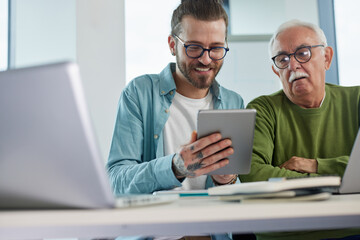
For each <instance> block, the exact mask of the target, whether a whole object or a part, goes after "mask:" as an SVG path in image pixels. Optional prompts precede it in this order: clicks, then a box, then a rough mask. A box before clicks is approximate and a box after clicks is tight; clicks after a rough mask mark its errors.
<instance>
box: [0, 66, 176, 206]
mask: <svg viewBox="0 0 360 240" xmlns="http://www.w3.org/2000/svg"><path fill="white" fill-rule="evenodd" d="M176 197H178V196H153V195H151V194H146V195H135V196H134V195H129V196H123V197H121V198H117V199H115V198H114V196H113V193H112V191H111V187H110V184H109V180H108V176H107V173H106V170H105V161H104V160H103V159H102V158H101V154H100V151H99V148H98V145H97V142H96V136H95V134H94V131H93V127H92V124H91V120H90V117H89V113H88V110H87V106H86V101H85V96H84V92H83V88H82V83H81V79H80V74H79V68H78V66H77V64H75V63H68V62H66V63H56V64H50V65H45V66H38V67H29V68H23V69H16V70H9V71H5V72H0V208H2V209H3V208H6V209H9V208H16V209H19V208H113V207H127V206H134V205H135V206H137V205H144V204H145V205H146V204H154V203H165V202H171V201H174V200H176Z"/></svg>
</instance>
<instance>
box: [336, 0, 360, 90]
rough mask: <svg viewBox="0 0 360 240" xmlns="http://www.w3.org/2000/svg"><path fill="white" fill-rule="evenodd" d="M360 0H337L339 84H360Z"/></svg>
mask: <svg viewBox="0 0 360 240" xmlns="http://www.w3.org/2000/svg"><path fill="white" fill-rule="evenodd" d="M359 9H360V1H358V0H335V23H336V41H337V54H338V62H339V84H340V85H343V86H354V85H360V79H359V78H358V76H357V70H358V69H357V68H358V63H359V54H360V45H359V44H358V43H359V41H360V28H359V23H360V15H359Z"/></svg>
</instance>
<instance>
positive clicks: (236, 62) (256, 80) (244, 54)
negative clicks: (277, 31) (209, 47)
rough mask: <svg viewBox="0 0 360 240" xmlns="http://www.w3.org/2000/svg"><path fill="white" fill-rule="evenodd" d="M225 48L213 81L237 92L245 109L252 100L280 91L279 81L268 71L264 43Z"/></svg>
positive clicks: (243, 43) (235, 44)
mask: <svg viewBox="0 0 360 240" xmlns="http://www.w3.org/2000/svg"><path fill="white" fill-rule="evenodd" d="M229 48H230V51H229V52H228V54H227V55H226V57H225V60H224V65H223V67H222V69H221V71H220V72H219V74H218V76H217V80H218V81H219V82H220V84H222V85H223V86H224V87H227V88H229V89H232V90H234V91H236V92H237V93H239V94H240V95H241V96H242V97H243V99H244V103H245V106H246V104H248V103H249V102H250V101H251V100H252V99H253V98H255V97H257V96H260V95H264V94H271V93H273V92H275V91H277V90H279V89H280V88H281V82H280V80H279V79H278V77H277V76H276V75H275V74H274V73H273V71H272V70H271V62H270V60H269V58H268V54H267V42H261V41H257V42H230V43H229Z"/></svg>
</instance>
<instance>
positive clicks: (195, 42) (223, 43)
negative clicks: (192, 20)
mask: <svg viewBox="0 0 360 240" xmlns="http://www.w3.org/2000/svg"><path fill="white" fill-rule="evenodd" d="M185 43H186V44H196V45H200V46H204V44H203V43H201V42H198V41H191V40H190V41H186V42H185ZM225 44H226V43H225V42H213V43H210V46H214V45H225Z"/></svg>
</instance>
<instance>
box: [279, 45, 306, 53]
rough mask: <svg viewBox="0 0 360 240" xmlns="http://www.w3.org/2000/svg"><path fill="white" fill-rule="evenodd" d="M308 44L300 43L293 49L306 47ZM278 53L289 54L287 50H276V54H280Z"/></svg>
mask: <svg viewBox="0 0 360 240" xmlns="http://www.w3.org/2000/svg"><path fill="white" fill-rule="evenodd" d="M308 46H310V45H309V44H301V45H299V46H297V47H296V48H295V51H296V50H298V49H300V48H303V47H308ZM295 51H293V52H295ZM280 54H289V52H287V51H278V52H277V53H276V55H280Z"/></svg>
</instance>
